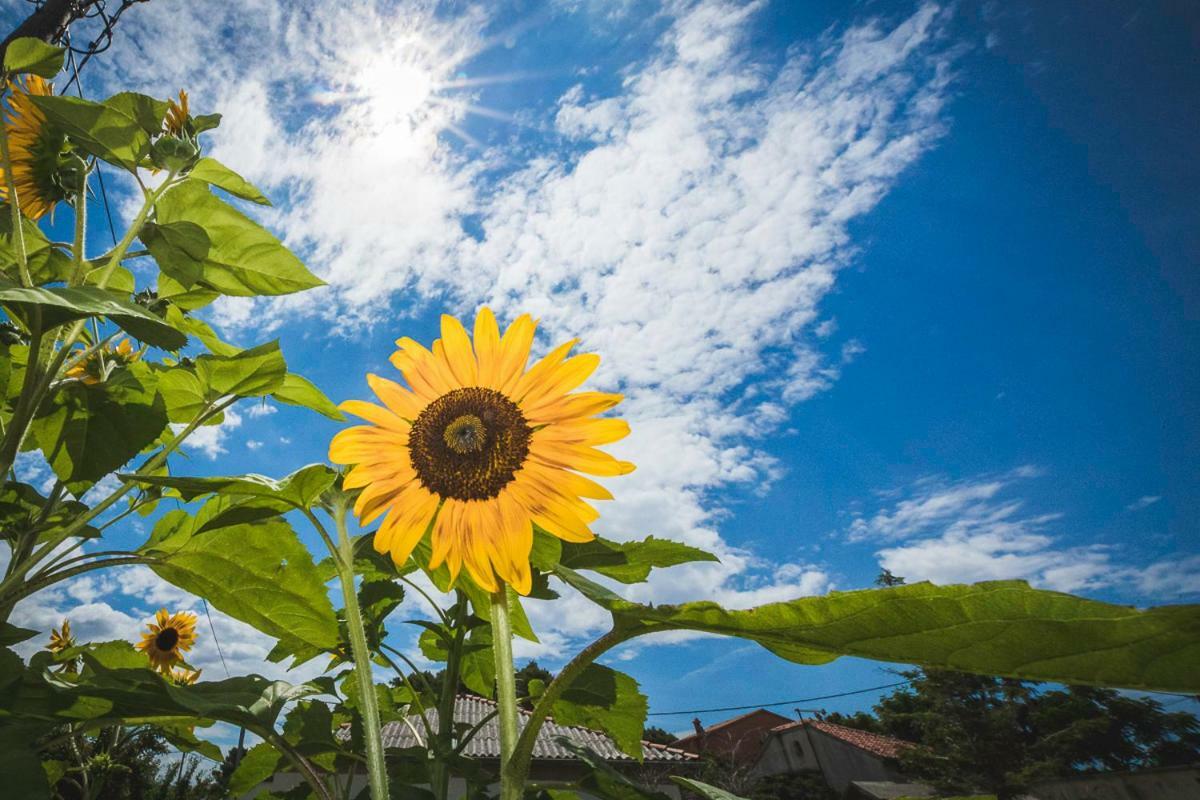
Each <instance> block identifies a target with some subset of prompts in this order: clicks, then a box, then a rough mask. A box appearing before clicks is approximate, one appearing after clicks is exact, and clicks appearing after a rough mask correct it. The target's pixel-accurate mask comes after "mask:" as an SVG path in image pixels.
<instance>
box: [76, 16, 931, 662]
mask: <svg viewBox="0 0 1200 800" xmlns="http://www.w3.org/2000/svg"><path fill="white" fill-rule="evenodd" d="M761 7H762V5H761V4H748V5H747V4H735V3H726V2H719V1H718V0H701V2H694V3H680V4H673V5H671V6H669V7H668V9H667V11H666V12H665V14H666V16H667V17H668V18H669V19H670V24H669V26H668V27H667V30H666V32H665V33H664V34H663V35H662V38H661V40H660V41H659V43H658V45H657V47H656V48H655V49H654V50H653V52H651V53H650V54H649V55H648V56H647V58H646V59H645V60H644V61H642V62H640V63H636V64H631V65H629V67H628V69H626V70H625V71H624V73H623V76H624V80H623V83H622V84H621V86H620V89H619V91H617V92H616V93H615V94H611V95H605V96H597V95H594V94H592V93H591V91H590V90H589V89H588V88H586V87H585V86H583V85H581V86H578V87H575V88H573V89H572V90H571V91H569V92H567V93H566V94H565V95H564V96H562V97H561V98H560V99H559V102H558V103H557V106H556V108H555V109H554V110H553V114H552V116H551V117H550V118H547V119H544V120H540V121H536V122H535V124H540V125H543V126H545V127H547V128H550V129H552V130H550V131H549V133H550V135H549V136H547V137H546V139H545V144H544V146H543V147H542V149H541V150H540V151H539V152H536V153H535V154H534V156H533V157H532V158H530V159H528V160H524V161H518V160H516V158H515V157H514V155H513V154H511V153H502V152H497V151H478V150H475V151H469V152H467V154H466V155H464V154H463V153H462V152H461V151H459V150H456V149H455V148H453V147H451V146H450V145H449V144H448V143H449V142H450V141H452V140H453V137H448V136H445V135H439V134H440V133H441V132H443V131H445V130H447V129H452V128H453V126H454V125H456V124H457V122H458V121H459V120H460V119H461V118H462V115H463V114H464V113H466V111H465V109H464V106H463V103H464V102H468V101H470V100H471V99H472V98H471V97H469V96H467V95H466V94H457V95H454V94H451V96H450V97H449V98H448V99H443V100H442V101H439V102H433V103H430V104H429V105H428V106H426V107H424V108H422V109H421V110H420V111H419V112H417V113H414V114H412V115H411V116H408V117H406V118H400V119H397V118H395V117H393V118H391V119H389V120H388V123H387V124H386V125H381V124H380V120H379V118H378V109H377V108H376V105H377V104H376V103H356V102H354V101H353V100H352V99H351V97H352V96H361V94H362V91H363V90H364V89H365V88H367V87H365V86H364V85H363V81H362V80H361V79H358V78H357V77H356V76H358V75H359V74H360V73H361V72H362V67H363V65H364V64H366V63H368V62H371V61H372V60H373V59H374V60H378V59H384V60H385V61H388V63H393V64H397V63H399V62H407V63H410V64H418V65H425V66H427V67H429V68H430V69H432V70H433V71H434V72H435V73H438V72H439V70H440V71H443V72H445V71H452V70H454V69H457V67H458V65H459V64H462V63H464V62H465V61H467V60H468V59H469V57H470V56H471V54H473V53H475V52H477V51H478V50H479V49H480V48H481V47H482V46H484V44H483V40H482V39H481V38H480V34H479V31H480V30H482V28H483V25H482V24H481V22H482V18H481V17H480V15H479V12H474V11H473V12H468V13H466V14H465V15H464V16H461V17H459V18H457V19H450V18H448V17H446V16H441V17H439V18H438V19H436V20H435V19H434V18H433V17H432V16H431V15H430V14H428V13H426V12H425V11H422V10H420V9H418V10H416V11H413V12H412V13H408V12H406V13H404V14H398V13H396V11H395V9H394V8H392V6H391V4H390V3H378V4H376V3H371V2H354V3H347V4H338V5H328V4H315V3H301V4H279V3H275V2H270V0H256V2H255V3H253V8H250V9H246V8H243V7H239V8H238V9H236V11H235V10H232V9H231V10H228V11H223V10H222V9H221V8H219V7H212V6H206V7H203V8H200V7H190V6H186V5H185V6H179V5H172V6H169V7H168V6H162V7H155V6H154V5H153V4H151V5H149V6H147V7H146V8H145V9H139V13H138V14H137V15H130V17H129V20H130V23H131V24H130V25H129V26H128V27H124V28H123V30H122V36H121V37H118V42H117V44H116V45H114V47H113V49H112V50H111V51H109V53H108V54H106V59H104V60H103V61H102V62H101V64H100V69H102V70H104V71H105V72H104V73H96V75H97V76H98V77H100V78H102V79H105V80H107V81H108V82H109V84H110V88H116V87H117V86H118V85H120V87H121V88H130V87H131V84H132V88H138V89H141V90H145V91H150V92H152V93H156V94H159V95H165V94H166V93H168V92H170V91H173V90H174V89H176V88H177V87H178V86H187V87H189V89H190V90H191V93H192V97H193V104H194V105H195V106H196V107H197V108H198V109H199V110H208V109H210V108H211V109H218V110H221V111H222V112H224V113H225V114H226V116H225V123H224V124H223V126H222V128H221V129H219V130H218V131H217V132H216V134H215V136H214V137H213V141H214V142H215V152H216V155H217V156H218V157H219V158H221V159H222V160H224V161H225V162H226V163H228V164H230V165H231V166H232V167H234V168H235V169H238V170H239V171H242V172H243V173H245V174H246V175H247V176H248V177H249V178H251V179H253V180H255V181H256V182H258V183H260V184H261V185H263V186H264V187H265V188H267V189H268V190H274V193H275V194H276V195H280V194H282V197H281V199H282V200H283V201H284V202H281V203H280V205H279V206H278V207H277V208H276V209H275V210H273V211H267V212H264V218H265V222H266V223H267V224H269V225H271V226H272V227H274V228H275V229H276V230H281V231H282V232H283V233H284V234H285V236H286V237H287V240H288V242H289V244H291V245H293V246H294V247H296V248H297V249H298V250H299V251H300V252H302V253H303V254H304V255H305V257H306V260H307V261H308V262H309V263H310V265H311V266H312V267H313V268H314V270H316V271H317V272H318V273H319V274H320V275H321V276H322V277H323V278H325V279H326V280H327V281H328V282H329V283H330V288H328V289H323V290H318V291H314V292H310V293H305V294H302V295H299V296H296V297H292V298H284V299H279V300H254V301H242V300H237V301H229V302H224V303H222V304H221V305H220V308H219V317H220V321H222V322H224V323H225V325H226V327H233V328H241V329H252V328H254V327H256V326H259V327H261V326H268V327H269V326H271V325H275V324H281V323H282V322H283V321H285V320H290V319H293V318H295V316H296V315H297V314H316V315H324V316H326V317H327V318H328V319H330V320H337V324H338V325H339V326H340V330H341V331H342V332H343V333H345V334H347V335H348V336H349V335H353V333H354V332H355V331H357V330H359V329H360V328H361V326H362V324H364V323H367V324H379V323H382V322H385V321H387V322H389V324H393V325H394V324H395V323H394V317H395V316H396V313H397V312H396V309H395V308H394V307H393V305H392V304H393V302H400V303H404V304H408V305H409V306H410V307H411V304H412V303H414V302H422V301H427V302H439V303H440V302H446V301H447V300H448V301H449V302H450V303H451V304H452V305H454V306H457V308H458V309H459V310H461V311H463V312H469V311H470V310H471V309H472V307H474V306H476V305H477V304H479V303H482V302H487V303H490V304H491V305H493V306H494V307H495V308H496V309H497V311H498V313H500V314H501V315H502V316H508V317H511V316H515V315H516V314H518V313H520V312H523V311H529V312H532V313H533V314H535V315H536V316H539V317H540V318H541V320H542V325H543V330H544V331H545V332H546V334H547V336H548V337H552V338H553V339H556V340H557V339H561V338H564V337H568V336H579V337H581V338H582V340H583V342H584V344H585V346H586V347H587V348H588V349H590V350H595V351H597V352H600V353H602V354H603V355H604V358H605V362H604V365H603V366H602V368H601V371H600V373H599V374H598V376H597V382H598V383H599V384H601V385H604V386H608V387H613V388H620V389H621V390H622V391H624V392H625V393H626V395H627V397H628V400H627V402H626V404H625V405H624V407H623V412H624V414H625V415H626V416H627V417H628V418H629V419H630V421H631V423H632V425H633V429H634V434H633V436H631V437H630V438H629V439H628V440H627V441H625V442H622V443H621V444H620V446H619V447H618V448H616V449H618V450H619V451H620V455H621V456H622V457H625V458H630V459H631V460H633V461H635V462H636V463H638V465H639V470H638V471H637V472H636V473H634V475H632V476H630V477H627V478H623V479H621V480H620V481H619V482H617V483H615V484H614V489H615V490H616V492H617V494H618V497H619V500H618V501H617V502H615V503H611V504H608V507H607V508H605V509H604V510H603V511H604V517H603V520H604V522H603V525H602V526H601V530H602V532H604V533H606V534H608V535H611V536H614V537H617V538H629V537H634V536H636V537H639V538H640V537H642V536H644V535H646V534H648V533H654V534H655V535H658V536H668V537H671V538H675V539H678V540H682V541H686V542H688V543H691V544H694V545H696V546H700V547H704V548H707V549H709V550H711V551H713V552H714V553H716V554H717V555H718V556H720V558H721V563H720V564H699V565H689V566H685V567H680V568H676V569H674V570H671V571H670V572H669V573H664V574H663V575H662V576H661V577H659V578H657V579H655V580H653V581H652V582H651V584H649V585H648V586H642V587H634V588H633V589H631V590H629V591H630V592H631V594H633V595H635V596H637V597H639V599H645V600H653V601H656V602H660V601H665V600H683V599H695V598H697V597H698V596H706V597H713V598H718V599H720V600H722V601H723V602H727V603H729V604H731V605H746V604H747V603H750V602H759V601H762V600H765V599H777V598H781V597H784V596H794V595H796V594H800V593H811V592H818V591H824V590H825V589H826V588H828V586H829V585H830V579H829V576H828V575H827V574H826V572H825V571H824V569H822V568H821V567H820V565H808V564H806V563H801V562H800V561H799V560H798V559H797V558H796V557H795V556H788V555H786V554H785V556H784V558H783V561H784V563H783V564H768V563H766V562H765V561H764V560H762V559H761V558H759V557H757V556H755V555H754V554H753V553H751V552H748V551H746V550H744V549H742V548H739V547H736V546H734V545H731V544H730V543H729V542H727V541H726V540H725V539H724V538H723V537H722V536H721V534H720V532H719V530H718V523H719V521H720V519H721V517H722V515H723V514H724V513H725V512H724V511H723V509H721V508H720V507H719V503H718V502H717V501H716V500H714V493H715V492H716V491H717V490H720V489H721V488H723V487H727V486H729V485H731V484H740V485H743V486H747V487H753V488H757V489H758V490H759V491H762V490H763V489H764V487H765V486H766V485H767V484H768V483H769V482H770V481H771V480H772V479H773V478H774V477H776V476H777V475H778V474H779V473H780V469H781V467H780V465H779V464H778V463H777V462H776V461H775V460H774V459H773V458H771V457H770V456H769V455H767V454H766V453H765V452H763V451H762V450H760V449H759V447H758V445H757V441H758V440H759V439H760V438H761V437H762V436H764V435H766V434H769V433H771V432H773V431H774V430H776V427H777V426H778V425H779V424H780V423H781V422H782V421H784V420H786V418H787V414H788V408H789V407H790V406H791V405H794V404H796V403H800V402H802V401H804V400H806V399H808V398H810V397H812V396H813V395H815V394H817V393H819V392H822V391H825V390H827V389H828V388H829V387H830V386H832V385H833V383H834V382H835V381H836V380H837V379H838V377H839V375H840V370H841V369H842V368H843V366H844V364H845V363H846V362H848V361H850V360H852V359H853V358H854V356H856V355H857V354H858V353H859V352H861V345H859V344H858V343H856V342H854V341H853V340H850V341H847V342H835V341H833V339H834V337H833V334H834V325H833V324H832V322H831V321H829V320H825V321H824V322H822V315H821V311H820V304H821V301H822V300H823V298H824V297H825V296H826V295H827V294H828V293H829V292H830V291H831V290H832V289H833V288H834V286H835V283H836V280H837V276H838V273H839V271H840V270H841V269H842V268H843V267H844V266H845V265H847V264H848V263H850V261H851V259H852V258H853V256H854V253H855V249H854V246H853V243H852V242H851V241H850V236H849V233H848V230H847V226H848V225H849V223H850V222H851V221H852V220H854V219H856V218H858V217H861V216H862V215H864V214H866V213H868V212H870V211H871V210H872V209H873V208H874V206H875V204H876V203H877V202H878V201H879V200H880V198H881V197H882V196H883V195H884V194H885V193H886V192H887V191H888V189H889V188H890V187H891V186H892V185H894V184H895V182H896V181H897V180H898V179H899V177H900V175H901V174H902V173H903V171H904V170H905V169H906V168H907V167H908V166H909V165H910V164H912V163H913V161H914V160H915V159H917V158H918V157H919V156H920V155H921V153H922V152H923V151H924V150H926V149H927V148H928V147H930V146H931V145H932V144H933V143H934V142H935V141H936V139H937V138H938V137H939V136H940V135H941V133H942V130H943V121H942V119H941V110H942V104H943V102H944V100H945V97H946V87H947V83H948V80H949V71H950V57H949V56H948V55H947V49H946V48H945V47H944V45H943V43H942V41H941V22H942V12H941V11H939V10H938V8H937V7H936V6H933V5H923V6H920V7H919V8H917V9H916V11H915V13H913V14H912V15H911V16H910V17H908V18H907V19H902V20H899V21H895V22H893V23H890V24H889V23H885V22H883V21H879V20H871V21H867V22H865V23H863V24H861V25H857V26H854V27H851V28H849V29H846V30H845V31H844V32H842V33H841V34H835V33H829V34H827V35H826V36H825V37H823V38H822V40H821V41H819V42H817V43H814V44H813V45H812V46H810V47H803V48H802V47H796V48H794V49H793V50H791V51H789V52H788V53H787V54H786V57H785V58H784V59H783V61H782V64H780V65H772V64H768V63H758V62H756V61H754V60H752V58H751V57H750V56H749V55H748V54H749V53H750V52H752V51H751V50H750V48H748V47H747V46H746V44H747V35H748V30H749V27H750V25H751V24H753V20H754V16H755V14H756V13H758V11H759V10H760V9H761ZM223 14H224V15H234V14H236V19H234V17H233V16H222V15H223ZM199 17H203V24H199V21H198V18H199ZM123 25H124V21H123ZM417 29H421V30H425V31H426V35H425V36H424V38H423V39H419V38H415V37H413V36H412V35H411V33H412V31H414V30H417ZM226 35H230V36H231V38H230V39H229V40H228V41H226V40H224V39H223V38H220V37H224V36H226ZM363 37H366V38H365V39H364V38H363ZM422 42H424V43H422ZM250 51H253V52H254V53H256V54H258V55H257V57H256V58H255V59H246V58H245V53H246V52H250ZM435 77H438V75H436V74H435ZM89 79H92V78H89ZM356 81H357V83H356ZM339 82H342V83H339ZM314 87H316V88H314ZM339 93H341V94H340V95H339ZM338 97H340V98H341V99H337V100H336V102H330V98H335V99H336V98H338ZM376 99H379V98H376ZM384 99H388V100H389V102H390V103H391V106H389V107H393V108H394V106H395V105H396V102H398V101H397V99H396V98H394V97H392V98H390V99H389V98H384ZM522 152H524V151H522ZM485 170H486V172H485ZM495 175H500V176H502V177H500V178H495V177H494V176H495ZM467 215H473V219H474V220H475V221H477V223H478V225H477V228H478V230H479V231H481V234H480V236H479V238H475V237H473V236H472V235H468V234H467V233H466V232H465V231H464V228H463V220H464V218H465V217H466V216H467ZM826 346H827V347H829V348H831V349H830V351H829V353H828V354H827V353H826V352H825V351H824V350H823V349H822V348H823V347H826ZM237 421H238V418H236V417H235V418H234V420H233V421H232V424H231V423H230V422H227V423H226V427H224V428H223V429H206V439H204V440H203V441H201V442H200V443H198V446H199V447H200V448H201V449H202V451H203V452H206V453H207V454H209V455H210V456H215V455H219V454H220V453H222V452H224V451H225V450H226V446H225V443H224V437H225V436H226V434H227V431H228V428H229V427H235V426H236V425H237ZM547 617H548V618H546V619H544V620H541V622H542V623H543V624H545V625H546V628H547V630H548V631H549V634H548V638H547V641H551V638H550V635H558V636H560V637H570V636H576V635H578V634H580V633H581V632H583V631H589V630H593V629H594V626H595V625H598V624H600V623H601V622H602V620H600V621H596V620H593V619H592V618H591V617H589V616H588V615H586V614H582V613H581V614H579V615H565V614H560V615H557V616H556V615H547Z"/></svg>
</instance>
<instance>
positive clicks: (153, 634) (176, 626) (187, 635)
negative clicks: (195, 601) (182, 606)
mask: <svg viewBox="0 0 1200 800" xmlns="http://www.w3.org/2000/svg"><path fill="white" fill-rule="evenodd" d="M146 627H147V628H148V631H147V632H146V633H144V634H142V641H141V642H139V643H138V646H137V647H138V649H139V650H141V651H142V652H144V653H145V654H146V655H147V656H149V657H150V664H151V665H152V666H153V667H154V668H155V669H157V670H159V671H160V672H163V673H165V674H170V672H171V669H172V668H173V667H174V666H175V665H176V664H178V663H179V662H181V661H183V655H182V654H183V653H186V652H187V651H188V650H191V649H192V645H194V644H195V643H196V615H195V614H193V613H191V612H190V611H180V612H176V613H174V614H168V613H167V610H166V609H165V608H160V609H159V610H158V614H157V615H156V616H155V619H154V622H151V623H149V624H147V626H146Z"/></svg>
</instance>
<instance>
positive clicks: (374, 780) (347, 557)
mask: <svg viewBox="0 0 1200 800" xmlns="http://www.w3.org/2000/svg"><path fill="white" fill-rule="evenodd" d="M348 503H349V498H347V497H346V496H345V495H341V494H339V495H338V496H337V498H336V499H335V500H334V502H333V520H334V522H335V523H336V524H337V532H338V551H337V552H336V553H334V562H335V563H336V564H337V570H338V579H339V581H340V582H341V584H342V598H343V601H344V602H345V604H346V631H347V633H348V634H349V635H350V654H351V655H352V656H353V657H354V674H355V676H356V677H357V678H358V690H359V691H358V694H359V702H360V703H361V704H362V717H363V738H364V739H365V740H366V744H367V779H368V780H369V781H370V784H371V800H388V776H387V764H386V763H385V762H384V758H383V733H382V726H381V725H380V721H379V699H378V698H377V697H376V696H375V679H374V677H372V675H371V650H370V648H369V647H368V646H367V634H366V631H365V630H363V621H362V612H361V611H360V610H359V607H358V592H357V591H356V590H355V588H354V543H353V542H351V541H350V533H349V531H347V530H346V511H347V504H348Z"/></svg>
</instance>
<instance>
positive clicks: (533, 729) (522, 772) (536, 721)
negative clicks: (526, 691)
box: [510, 628, 631, 797]
mask: <svg viewBox="0 0 1200 800" xmlns="http://www.w3.org/2000/svg"><path fill="white" fill-rule="evenodd" d="M629 638H631V634H627V633H623V632H620V631H618V630H616V629H615V628H614V629H613V630H611V631H609V632H608V633H606V634H604V635H603V636H601V637H600V638H599V639H597V640H596V641H594V642H592V643H591V644H589V645H588V646H587V647H585V648H583V649H582V650H580V651H579V653H578V654H576V656H575V657H574V658H573V659H571V660H570V662H568V663H567V665H566V666H565V667H563V668H562V670H561V671H560V672H559V673H558V675H556V676H555V678H554V680H552V681H550V685H549V686H547V687H546V691H544V692H543V693H542V696H541V697H539V698H538V700H537V703H535V704H534V706H533V711H532V712H531V713H530V715H529V719H528V720H527V721H526V723H525V730H523V731H521V736H520V738H519V739H518V740H517V744H516V747H515V748H514V751H513V755H512V765H511V768H510V771H511V773H512V776H513V780H519V781H520V782H521V784H522V785H523V784H524V782H525V778H526V776H527V775H528V774H529V761H530V759H532V758H533V745H534V743H535V742H536V741H537V735H538V732H539V731H540V730H541V729H542V723H543V722H545V721H546V717H548V716H550V709H551V708H552V707H553V706H554V702H555V701H556V700H558V698H559V697H561V696H562V693H563V692H564V691H566V689H567V687H569V686H570V685H571V684H572V683H573V682H574V681H575V679H576V678H578V677H579V675H580V674H581V673H582V672H583V671H584V669H586V668H587V666H588V665H589V664H591V663H592V662H593V661H595V660H596V659H597V658H599V657H600V656H602V655H604V653H606V652H608V651H609V650H611V649H612V648H614V647H616V646H617V645H619V644H620V643H621V642H624V641H626V640H628V639H629ZM519 796H520V795H517V797H519Z"/></svg>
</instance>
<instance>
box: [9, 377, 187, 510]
mask: <svg viewBox="0 0 1200 800" xmlns="http://www.w3.org/2000/svg"><path fill="white" fill-rule="evenodd" d="M157 384H158V381H157V377H156V375H155V373H154V372H153V371H152V370H150V369H148V368H147V367H146V365H144V364H140V363H133V364H129V365H127V366H125V367H120V368H117V369H115V370H113V372H112V373H111V374H110V375H109V376H108V378H107V379H106V380H105V381H104V382H103V383H100V384H97V385H95V386H88V385H85V384H83V383H78V382H72V383H70V384H68V385H66V386H63V387H62V388H61V389H59V390H58V391H57V392H55V393H54V394H52V395H51V396H50V397H49V398H47V400H46V401H45V403H43V405H42V407H41V408H40V409H39V411H38V416H37V418H36V419H34V421H33V424H32V425H31V426H30V432H31V433H32V434H33V437H34V439H35V440H36V442H37V445H38V447H39V448H41V450H42V452H43V453H44V454H45V456H46V460H47V461H48V462H49V463H50V466H51V468H52V469H53V470H54V473H55V474H56V475H57V476H58V477H59V478H60V479H61V480H62V481H63V482H64V483H65V484H66V485H67V488H68V489H70V491H71V493H72V494H74V495H75V496H77V497H78V496H79V495H80V494H82V492H83V491H85V490H86V489H87V488H89V487H90V486H91V485H92V484H93V483H95V482H96V481H98V480H100V479H101V478H103V477H104V476H105V475H108V474H109V473H110V472H113V471H114V470H116V469H118V468H119V467H121V466H122V465H123V464H125V463H126V462H128V461H129V460H130V459H131V458H133V457H134V456H136V455H137V454H138V453H140V452H141V451H142V450H143V449H144V448H146V447H149V446H150V445H151V444H153V443H154V441H155V440H157V439H158V437H159V435H160V434H161V433H162V432H163V430H164V429H165V428H166V427H167V410H166V404H165V402H164V400H163V398H162V396H161V395H160V394H159V393H158V390H157Z"/></svg>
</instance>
